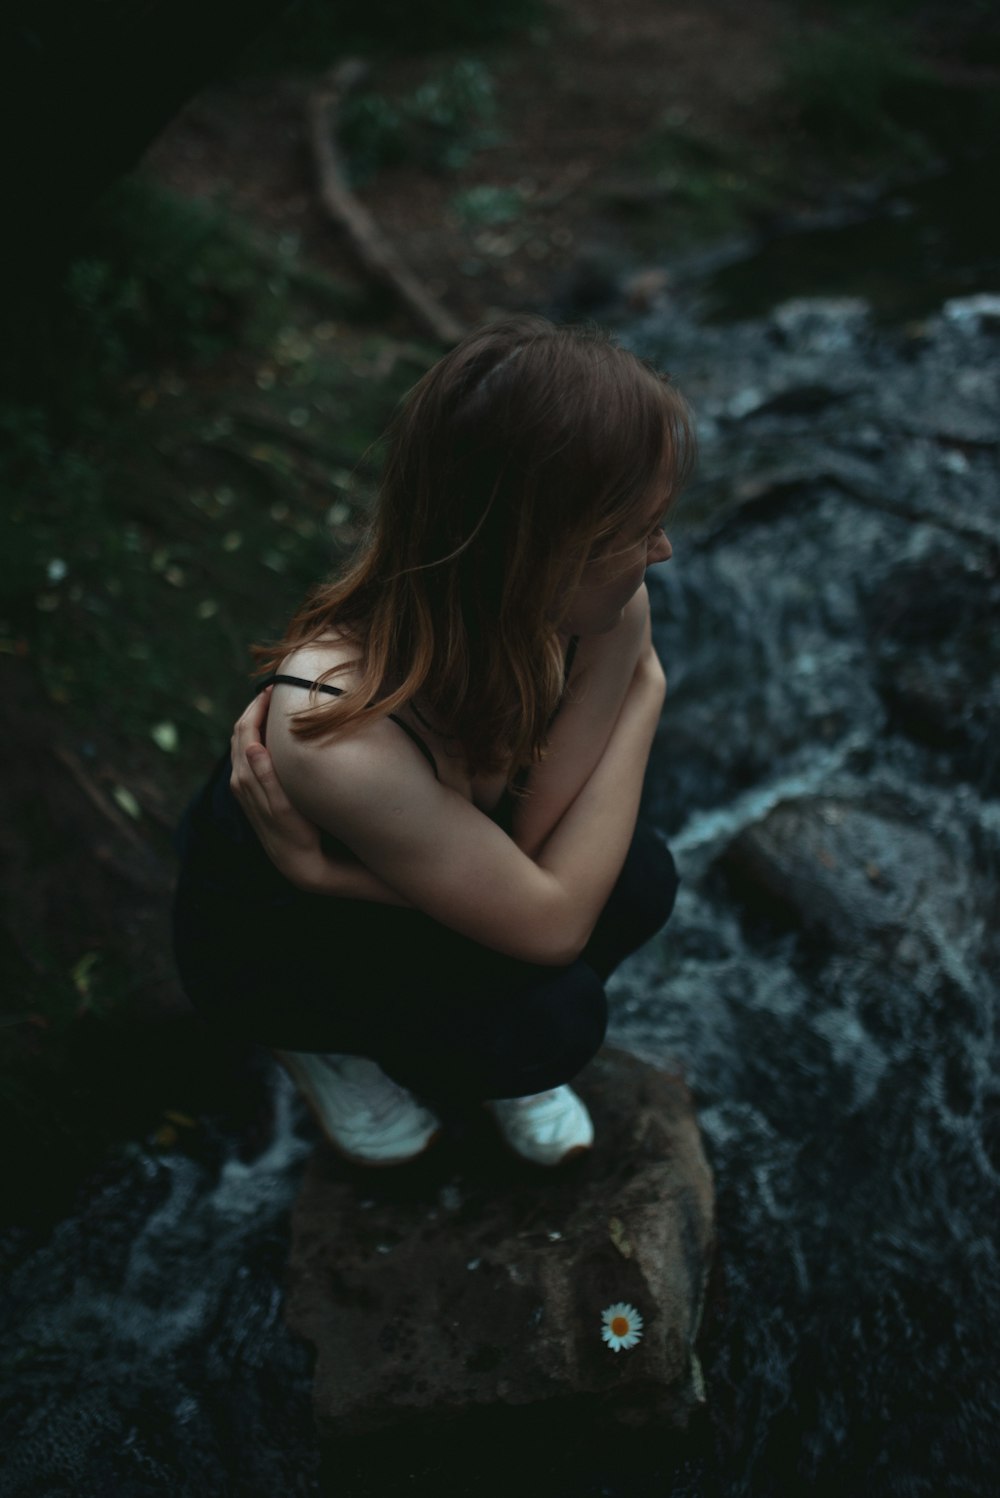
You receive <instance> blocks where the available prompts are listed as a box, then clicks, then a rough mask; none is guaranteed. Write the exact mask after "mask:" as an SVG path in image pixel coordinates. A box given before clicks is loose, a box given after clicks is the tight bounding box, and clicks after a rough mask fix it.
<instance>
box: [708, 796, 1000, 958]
mask: <svg viewBox="0 0 1000 1498" xmlns="http://www.w3.org/2000/svg"><path fill="white" fill-rule="evenodd" d="M722 863H723V866H724V867H725V868H726V870H727V871H728V873H729V875H730V878H731V880H732V883H733V887H734V889H735V890H736V892H737V894H738V896H739V898H740V899H741V900H742V901H743V902H744V903H745V904H746V905H747V906H748V907H749V908H751V909H756V910H761V911H765V912H769V913H771V914H773V915H777V916H778V918H779V919H784V920H785V922H786V923H787V924H788V925H789V926H790V927H792V928H794V929H797V930H801V931H803V932H805V933H808V934H809V935H811V936H812V937H814V938H815V939H816V940H817V941H819V942H821V943H822V944H823V945H824V946H825V947H833V948H835V949H839V950H843V951H848V952H858V951H867V952H868V953H870V955H871V958H872V960H875V961H878V960H879V959H883V960H886V961H890V962H895V963H897V964H898V965H899V966H900V967H901V968H902V969H904V970H910V971H913V970H915V969H919V968H921V967H922V966H924V965H927V964H931V965H934V964H938V965H939V964H940V963H941V961H942V960H943V958H944V955H945V952H946V951H947V949H948V947H949V946H951V945H953V944H954V943H955V942H956V941H959V940H963V939H968V938H970V937H971V936H972V935H973V934H974V933H975V932H976V931H978V932H979V933H981V936H982V940H983V942H984V944H985V943H986V941H987V938H988V936H990V935H992V933H993V932H994V931H995V930H996V926H997V918H998V917H1000V906H998V903H997V900H996V898H995V897H994V898H993V900H992V901H988V900H985V901H984V900H982V899H981V898H980V891H979V889H978V887H977V885H976V882H975V881H974V880H970V879H968V878H966V877H964V875H965V872H966V871H965V870H964V869H963V867H962V865H961V863H960V862H958V861H957V860H956V859H955V857H954V856H953V855H952V854H951V853H950V851H949V850H948V848H947V847H946V846H944V845H943V843H942V841H941V840H940V839H936V838H935V837H934V836H933V835H932V834H931V833H928V832H927V831H925V830H924V828H923V827H922V826H921V825H920V822H919V820H918V819H917V818H916V817H915V816H914V815H913V813H912V812H910V813H909V814H908V813H907V810H906V809H905V808H894V807H891V806H886V805H881V806H878V807H876V806H873V805H868V806H866V805H864V804H863V803H857V802H851V801H847V800H842V799H838V798H835V797H824V796H812V797H800V798H798V799H795V800H791V801H785V802H782V803H781V804H780V805H778V806H776V807H775V808H774V810H773V811H771V812H769V813H768V815H767V816H766V817H764V818H763V820H762V821H760V822H757V823H755V824H754V825H753V826H751V827H748V828H747V829H746V830H745V831H744V832H742V833H740V835H739V836H738V837H736V838H735V839H734V840H733V842H732V843H731V844H730V846H729V847H728V848H727V849H726V852H725V854H724V855H723V859H722ZM984 955H985V952H984Z"/></svg>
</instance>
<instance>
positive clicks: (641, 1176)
mask: <svg viewBox="0 0 1000 1498" xmlns="http://www.w3.org/2000/svg"><path fill="white" fill-rule="evenodd" d="M577 1086H578V1090H579V1092H580V1094H581V1095H582V1096H583V1097H584V1098H585V1099H586V1101H587V1103H588V1106H589V1107H590V1109H591V1112H592V1114H593V1118H594V1124H595V1128H596V1134H597V1142H596V1145H595V1148H594V1150H593V1151H592V1152H591V1153H590V1154H589V1155H588V1156H586V1157H584V1158H582V1159H580V1160H577V1161H575V1162H573V1163H571V1164H570V1165H568V1166H565V1167H563V1168H562V1169H559V1170H555V1171H546V1170H541V1169H538V1168H535V1167H531V1166H528V1165H526V1164H524V1163H522V1162H521V1161H519V1160H517V1159H516V1158H514V1157H513V1156H511V1155H509V1154H508V1153H507V1151H506V1150H505V1149H504V1148H503V1146H502V1145H501V1144H500V1143H499V1141H498V1139H497V1137H496V1134H495V1131H494V1129H493V1126H492V1124H491V1122H490V1120H489V1118H488V1117H487V1116H486V1114H485V1113H484V1114H483V1115H482V1116H479V1115H477V1116H476V1117H475V1118H474V1119H472V1120H470V1121H468V1122H467V1123H466V1125H465V1127H464V1131H463V1133H462V1135H461V1136H460V1137H458V1138H450V1139H445V1140H444V1141H443V1142H442V1143H441V1144H439V1145H438V1146H437V1147H436V1149H435V1150H432V1151H431V1152H430V1153H429V1154H428V1156H427V1157H426V1158H425V1159H424V1160H422V1161H419V1162H416V1163H415V1164H413V1165H410V1166H406V1167H403V1168H400V1169H396V1170H392V1171H370V1170H369V1171H360V1170H356V1169H352V1168H351V1167H350V1166H347V1165H345V1164H343V1163H342V1162H341V1161H340V1160H339V1159H338V1158H337V1157H336V1156H335V1155H334V1154H333V1152H332V1151H330V1150H329V1149H327V1148H325V1147H323V1148H320V1149H319V1150H317V1152H316V1155H315V1156H314V1158H313V1160H312V1162H311V1164H310V1166H309V1168H308V1171H307V1174H306V1178H305V1181H304V1184H303V1187H302V1191H301V1194H300V1197H299V1200H298V1203H297V1205H296V1207H295V1211H294V1216H293V1235H294V1241H293V1247H292V1253H291V1262H290V1291H289V1297H288V1302H287V1315H288V1319H289V1321H290V1324H291V1326H292V1328H293V1329H294V1330H295V1331H296V1332H298V1333H299V1334H300V1335H301V1336H302V1337H304V1338H306V1339H307V1340H308V1341H309V1342H311V1343H313V1344H314V1346H315V1349H316V1367H315V1384H314V1403H315V1413H316V1419H317V1424H318V1427H319V1431H320V1435H321V1437H323V1438H326V1439H331V1438H333V1439H341V1438H349V1437H355V1436H362V1437H363V1436H366V1435H369V1434H371V1433H374V1432H379V1431H383V1430H385V1431H388V1430H390V1429H392V1428H397V1429H403V1430H408V1431H409V1432H411V1433H414V1434H415V1433H417V1432H422V1433H425V1434H426V1433H427V1432H428V1431H433V1430H436V1429H438V1428H439V1427H440V1426H442V1425H447V1426H448V1427H449V1430H450V1431H451V1432H454V1431H455V1429H456V1422H459V1423H461V1422H462V1421H463V1420H466V1421H468V1420H470V1419H471V1420H472V1422H473V1423H475V1420H476V1419H477V1417H478V1418H480V1419H481V1417H482V1416H483V1414H484V1412H485V1413H487V1415H488V1417H489V1419H490V1420H492V1421H494V1425H495V1424H496V1418H497V1417H498V1416H499V1417H500V1423H499V1427H498V1428H500V1429H501V1430H502V1429H503V1428H504V1424H505V1423H506V1424H507V1425H510V1424H511V1419H513V1417H514V1412H515V1411H518V1412H520V1413H521V1414H524V1413H525V1412H527V1413H529V1414H530V1413H531V1412H535V1413H537V1412H542V1413H543V1414H544V1415H545V1416H546V1419H549V1418H550V1417H551V1419H552V1420H557V1419H558V1420H561V1421H562V1422H563V1428H574V1427H576V1428H580V1429H581V1430H583V1429H584V1428H585V1425H581V1424H580V1421H581V1417H585V1422H586V1424H592V1422H593V1421H594V1420H595V1419H596V1420H599V1421H601V1422H611V1424H612V1425H619V1424H621V1423H622V1422H624V1423H626V1424H627V1425H646V1426H650V1425H652V1426H654V1427H656V1428H662V1427H663V1426H667V1427H673V1428H683V1427H685V1426H686V1425H687V1423H688V1420H689V1418H690V1416H691V1414H692V1412H693V1411H694V1410H696V1409H697V1408H698V1406H699V1405H700V1404H701V1403H702V1402H703V1400H704V1395H703V1393H702V1390H701V1377H700V1371H699V1368H698V1363H697V1357H696V1355H695V1353H694V1340H695V1337H696V1335H697V1331H698V1325H699V1319H700V1314H701V1306H702V1300H703V1295H704V1287H705V1280H706V1274H707V1269H708V1265H709V1260H710V1256H711V1250H712V1243H713V1191H712V1177H711V1173H710V1170H709V1167H708V1164H707V1161H706V1159H705V1155H704V1153H703V1150H702V1146H701V1140H700V1136H699V1132H698V1127H697V1123H696V1120H695V1116H694V1111H693V1107H692V1103H691V1099H690V1095H689V1093H688V1091H687V1088H686V1087H685V1085H684V1084H683V1082H682V1081H681V1080H680V1079H679V1078H677V1077H673V1076H670V1075H668V1074H667V1073H665V1072H663V1071H660V1070H657V1069H656V1068H655V1067H652V1066H648V1065H646V1064H645V1063H643V1062H640V1061H638V1060H637V1059H635V1058H634V1057H632V1056H629V1055H626V1054H624V1053H623V1052H619V1051H613V1050H606V1051H604V1052H603V1053H602V1054H601V1055H600V1056H599V1057H598V1058H597V1059H596V1060H595V1061H594V1062H593V1063H592V1064H591V1066H590V1067H589V1068H588V1069H587V1070H586V1071H585V1072H584V1073H583V1074H582V1076H581V1077H580V1078H579V1080H578V1084H577ZM616 1301H626V1302H629V1303H631V1304H632V1305H633V1306H635V1307H636V1309H637V1310H638V1311H639V1312H640V1314H641V1315H642V1316H643V1318H644V1321H645V1329H644V1334H643V1338H642V1340H641V1342H640V1343H639V1344H638V1345H637V1346H635V1347H633V1348H629V1349H622V1350H621V1351H619V1352H617V1353H616V1352H613V1351H612V1350H611V1349H610V1348H609V1347H608V1346H607V1345H606V1344H605V1343H604V1342H603V1341H602V1338H601V1312H602V1310H603V1309H604V1308H605V1307H607V1306H609V1305H611V1304H613V1303H614V1302H616ZM504 1412H506V1414H505V1413H504ZM508 1416H509V1417H511V1419H508V1418H507V1417H508ZM565 1417H568V1420H569V1425H568V1426H567V1425H566V1418H565ZM514 1424H516V1420H514Z"/></svg>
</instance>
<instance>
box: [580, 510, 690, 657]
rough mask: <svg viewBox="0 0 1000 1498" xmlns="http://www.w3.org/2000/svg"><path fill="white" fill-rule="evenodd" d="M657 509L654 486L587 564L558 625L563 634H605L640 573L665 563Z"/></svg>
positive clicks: (667, 549)
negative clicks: (642, 504) (632, 518)
mask: <svg viewBox="0 0 1000 1498" xmlns="http://www.w3.org/2000/svg"><path fill="white" fill-rule="evenodd" d="M663 508H664V506H663V489H662V488H661V486H660V485H657V487H656V492H655V494H654V495H653V496H652V498H651V499H650V501H649V503H648V504H647V505H646V507H645V509H644V510H643V511H642V513H641V514H640V515H639V516H638V517H637V518H636V519H635V521H634V522H633V523H632V524H631V525H628V526H625V527H624V528H623V530H622V531H621V532H620V533H619V534H618V535H617V536H616V537H615V538H614V539H613V540H612V541H611V542H609V544H608V545H607V546H606V547H605V548H604V549H603V550H602V552H601V554H600V555H599V556H596V557H593V558H592V559H591V560H590V561H589V562H588V563H587V565H586V567H585V568H584V572H583V577H582V579H581V581H580V584H579V586H578V587H577V588H576V590H575V592H574V594H573V599H572V602H571V604H570V608H569V613H568V615H567V617H566V620H565V622H564V624H563V625H562V628H563V630H564V631H565V632H566V633H567V634H571V635H603V634H607V633H608V632H609V631H610V630H612V629H614V627H615V625H616V624H618V623H619V622H620V620H621V617H622V610H623V609H624V608H625V605H626V604H627V603H628V601H629V599H631V598H634V596H635V594H636V593H637V592H638V590H639V588H640V587H641V586H642V580H643V578H644V577H645V575H646V568H647V567H653V566H655V565H656V564H657V562H669V560H670V558H671V556H672V555H673V547H672V546H671V545H670V542H669V540H668V539H667V536H666V533H665V531H664V529H663V526H662V524H661V523H660V521H661V517H662V515H663Z"/></svg>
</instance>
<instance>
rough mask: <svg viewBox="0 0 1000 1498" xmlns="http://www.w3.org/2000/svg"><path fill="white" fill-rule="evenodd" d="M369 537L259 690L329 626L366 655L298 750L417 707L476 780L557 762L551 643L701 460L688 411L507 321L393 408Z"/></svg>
mask: <svg viewBox="0 0 1000 1498" xmlns="http://www.w3.org/2000/svg"><path fill="white" fill-rule="evenodd" d="M386 447H387V455H386V460H385V465H384V469H383V472H382V477H381V481H380V484H379V488H378V494H377V499H376V503H375V507H374V513H373V516H372V520H371V523H370V527H369V530H368V533H367V535H366V537H365V539H364V541H363V542H362V543H361V546H360V548H359V551H358V553H357V555H356V556H355V558H354V560H353V562H351V563H350V564H349V566H348V567H347V570H346V571H344V572H342V573H341V574H340V575H339V576H335V577H334V578H333V579H332V580H331V581H329V582H326V583H323V584H322V585H321V586H320V587H318V588H317V589H315V591H314V592H313V593H312V594H311V595H310V596H309V598H308V599H307V600H306V602H305V603H304V604H303V606H302V607H301V608H300V609H299V611H298V612H297V613H296V615H295V616H294V618H293V619H292V621H291V623H290V624H289V626H288V629H287V631H286V632H285V635H284V637H283V638H282V639H281V640H280V641H278V642H277V643H276V644H273V645H270V646H255V647H254V655H255V656H256V658H257V660H258V662H259V666H258V674H261V675H262V674H264V673H265V672H271V671H274V670H276V669H277V668H278V666H279V664H280V662H281V661H282V660H283V659H284V658H285V657H286V656H287V655H288V654H290V652H292V651H293V650H296V649H298V648H300V647H302V646H304V645H308V644H311V643H312V642H314V641H315V640H317V639H319V637H320V636H322V635H323V634H324V633H326V632H327V631H328V630H330V629H331V627H336V628H337V629H339V630H341V631H342V632H344V633H345V634H346V635H347V636H348V638H349V639H350V640H351V641H352V642H356V643H357V646H358V651H359V654H358V657H357V659H356V660H353V661H351V662H350V663H348V664H347V665H341V666H335V667H332V668H331V669H330V670H328V671H326V672H325V673H324V674H323V677H322V678H321V679H322V680H324V681H326V680H328V679H329V678H331V677H333V676H336V675H338V674H339V673H341V672H343V671H347V670H354V671H356V672H357V677H356V681H355V683H354V684H353V685H352V687H351V689H350V691H347V692H345V694H344V695H343V696H340V697H335V698H329V699H328V700H327V701H325V702H323V703H318V704H315V705H311V706H309V707H308V708H306V709H304V710H303V711H302V712H299V713H296V714H295V716H294V718H293V721H292V730H293V732H295V733H296V734H300V735H301V736H302V737H303V738H307V739H313V738H322V737H327V738H328V737H332V736H333V735H336V734H340V733H342V732H346V731H347V730H348V729H351V728H357V727H360V726H362V725H363V724H365V723H368V722H372V721H374V720H376V719H379V718H381V717H383V716H384V715H385V714H387V713H390V712H392V711H393V710H394V709H397V708H399V707H401V706H402V705H403V704H404V703H406V702H408V701H410V700H411V699H413V698H414V697H416V696H417V695H418V694H419V695H420V700H421V703H422V705H423V706H424V707H425V708H426V709H427V710H428V713H429V715H430V716H431V718H432V719H433V721H434V723H435V726H437V727H439V728H440V729H441V731H442V732H443V733H445V734H446V735H447V736H449V737H450V738H452V739H453V740H455V741H456V742H457V744H458V746H459V747H460V749H461V751H462V753H463V754H464V757H465V761H466V764H467V766H468V769H469V773H470V774H478V773H489V772H491V771H496V770H499V769H501V768H502V767H504V766H510V767H511V770H512V773H513V772H514V771H516V770H517V769H519V768H523V767H524V766H526V765H528V764H530V763H531V762H532V761H534V760H537V759H538V758H540V757H541V756H542V754H543V753H544V748H545V743H546V739H547V734H548V726H549V722H550V720H551V718H552V715H553V713H554V711H555V709H556V706H557V705H558V702H559V698H560V695H561V692H562V685H563V683H562V656H561V651H560V649H559V645H558V639H557V632H558V630H559V628H560V624H561V622H562V619H563V617H564V615H565V612H566V609H567V608H568V606H569V604H570V600H571V595H572V592H573V590H574V588H575V587H576V586H577V585H578V584H579V582H580V580H581V577H582V574H583V569H584V567H585V565H586V563H587V561H588V559H590V558H592V557H593V556H594V555H595V553H599V552H601V551H602V550H605V551H606V550H608V549H609V548H613V542H614V538H615V537H616V536H617V534H618V533H619V532H620V530H621V528H622V526H623V525H627V524H629V523H630V522H631V521H632V520H634V518H635V517H636V515H637V514H638V513H639V512H640V511H641V510H642V509H643V508H644V507H645V506H647V505H648V503H649V497H650V494H651V493H652V492H653V490H654V486H655V485H656V483H657V481H658V479H662V476H663V475H664V474H665V475H666V486H665V492H664V509H666V508H667V506H668V504H669V503H670V501H671V500H672V499H673V498H674V497H675V496H676V494H677V493H678V492H679V490H680V488H681V487H682V486H683V483H684V481H685V479H686V478H687V476H688V474H689V472H690V468H691V465H692V462H693V456H694V443H693V436H692V431H691V425H690V420H689V415H688V410H687V406H686V405H685V402H684V400H683V398H682V397H681V396H680V395H679V394H678V392H677V391H676V390H675V389H674V388H673V387H672V386H671V385H670V384H669V381H668V379H667V377H666V376H664V375H661V374H658V373H657V372H656V370H655V369H654V368H653V367H652V365H650V364H647V363H646V362H645V361H644V360H641V359H639V358H638V357H637V356H636V355H634V354H632V353H631V352H629V351H628V350H625V349H622V348H620V347H618V346H617V345H616V344H615V343H613V342H612V341H611V339H610V338H609V337H608V336H607V335H606V334H604V333H601V332H599V331H598V330H596V329H575V328H568V327H556V326H555V325H553V324H552V323H550V322H548V321H546V320H545V319H544V318H541V317H528V316H524V317H512V318H508V319H505V320H504V321H502V322H497V323H493V324H491V325H489V326H486V327H484V328H481V329H479V330H478V331H476V332H474V333H471V334H470V335H469V336H468V337H466V338H465V339H463V340H462V342H461V343H459V344H457V345H456V347H455V348H453V349H452V350H451V351H450V353H448V354H446V355H445V356H444V358H442V359H441V360H439V362H438V363H437V364H435V365H434V367H433V368H432V369H430V370H429V371H428V372H427V373H426V374H425V375H424V376H423V377H422V379H420V380H419V381H418V382H417V384H416V385H415V386H414V387H413V389H412V390H411V391H410V392H409V393H408V395H406V396H405V397H404V398H403V400H402V401H401V403H400V405H399V407H398V408H397V410H396V412H395V414H394V416H393V418H392V421H391V423H390V426H389V429H388V432H387V434H386Z"/></svg>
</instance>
